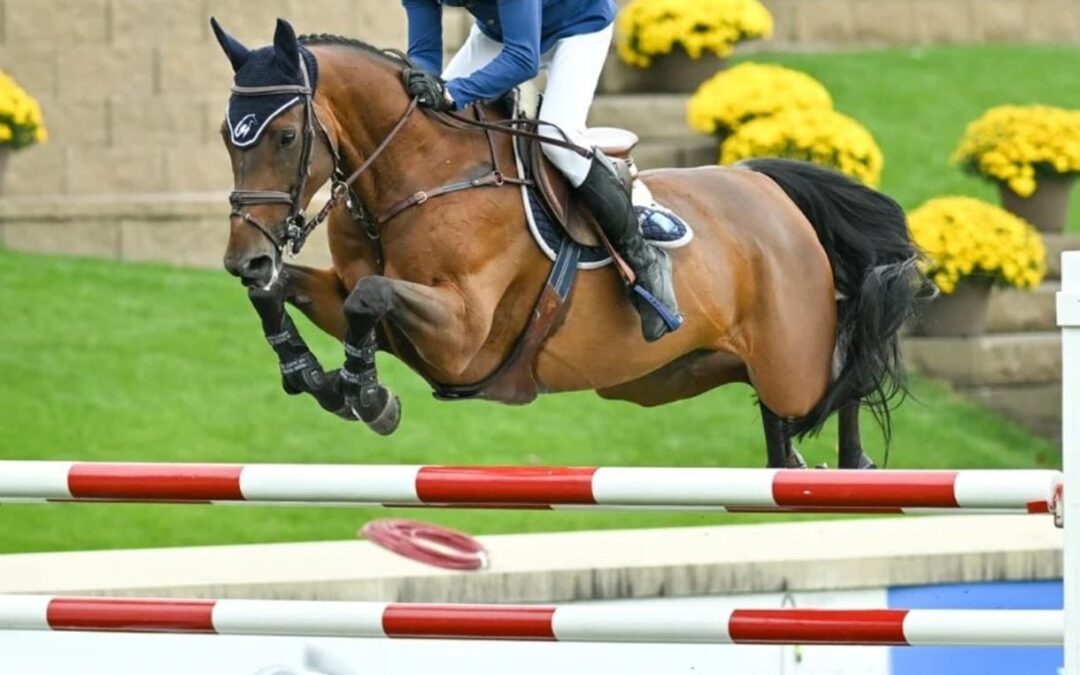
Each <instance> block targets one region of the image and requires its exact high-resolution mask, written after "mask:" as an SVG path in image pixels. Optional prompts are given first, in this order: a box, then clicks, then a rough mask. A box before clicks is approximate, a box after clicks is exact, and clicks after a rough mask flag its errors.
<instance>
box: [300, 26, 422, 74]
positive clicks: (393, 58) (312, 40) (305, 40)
mask: <svg viewBox="0 0 1080 675" xmlns="http://www.w3.org/2000/svg"><path fill="white" fill-rule="evenodd" d="M297 39H298V40H299V41H300V43H301V44H304V45H312V46H317V45H342V46H345V47H355V48H356V49H360V50H363V51H365V52H367V53H369V54H372V55H374V56H378V57H380V58H382V59H385V60H387V61H389V62H391V63H393V64H394V65H396V66H408V65H410V63H409V61H408V59H407V58H403V57H404V55H403V54H401V52H398V51H396V50H391V51H387V50H384V49H380V48H379V47H376V46H375V45H371V44H368V43H367V42H364V41H363V40H358V39H356V38H351V37H345V36H344V35H332V34H330V33H311V34H308V35H301V36H300V37H299V38H297Z"/></svg>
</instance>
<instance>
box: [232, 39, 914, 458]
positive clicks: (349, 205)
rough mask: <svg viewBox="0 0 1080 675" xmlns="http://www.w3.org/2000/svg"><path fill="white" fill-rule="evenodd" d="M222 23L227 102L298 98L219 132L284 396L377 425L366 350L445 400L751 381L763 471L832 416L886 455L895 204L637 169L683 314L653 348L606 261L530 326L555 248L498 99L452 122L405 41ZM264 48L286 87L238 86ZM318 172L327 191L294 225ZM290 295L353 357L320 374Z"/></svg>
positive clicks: (845, 439)
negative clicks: (439, 109)
mask: <svg viewBox="0 0 1080 675" xmlns="http://www.w3.org/2000/svg"><path fill="white" fill-rule="evenodd" d="M213 23H214V30H215V33H216V35H217V37H218V41H219V43H220V44H221V46H222V48H223V49H224V51H225V52H226V55H227V56H228V57H229V59H230V61H231V62H232V65H233V68H234V71H235V72H236V73H237V76H236V86H234V88H233V94H234V96H259V95H279V96H280V95H290V96H294V98H295V100H294V101H293V103H292V105H291V106H286V107H284V108H282V109H280V110H277V111H275V116H274V117H273V118H272V119H270V120H269V121H267V122H266V123H265V129H264V130H263V131H262V134H261V136H260V137H259V139H258V142H257V143H252V144H251V145H249V146H247V147H238V144H237V142H236V140H235V138H231V137H230V130H229V125H228V124H224V125H223V127H222V133H223V138H224V141H225V145H226V148H227V150H228V153H229V156H230V160H231V162H232V168H233V174H234V183H235V184H234V192H233V195H232V197H231V199H232V205H233V211H232V215H231V217H230V230H229V239H228V244H227V249H226V252H225V256H224V265H225V267H226V269H227V270H228V271H229V272H230V273H232V274H233V275H235V276H237V277H239V278H240V280H241V281H242V283H243V284H244V285H245V286H246V287H247V288H248V291H249V294H250V296H251V300H252V303H253V304H254V305H255V307H256V309H257V310H258V311H259V314H260V316H261V318H262V320H263V329H264V331H265V333H266V335H267V339H268V340H269V341H270V343H271V345H272V346H273V347H274V349H275V350H276V351H277V352H278V356H279V358H280V359H281V362H282V363H281V367H282V374H283V378H284V386H285V389H286V391H287V392H289V393H293V394H295V393H298V392H300V391H306V392H308V393H311V394H313V395H314V396H315V397H316V399H318V400H319V403H320V404H322V405H323V407H324V408H327V409H328V410H331V411H332V412H335V413H336V414H338V415H340V416H341V417H343V418H345V419H353V420H355V419H357V418H359V419H361V420H363V421H365V422H366V423H368V425H369V426H370V427H371V428H373V429H374V430H376V431H377V432H379V433H383V434H386V433H391V432H392V431H393V430H394V429H395V428H396V427H397V424H398V421H399V420H400V413H401V408H400V402H399V401H398V399H397V397H396V396H394V395H393V393H392V392H391V391H390V389H389V388H387V387H386V385H385V384H383V383H382V382H381V381H379V379H378V373H377V371H376V368H375V359H374V354H375V351H376V350H377V349H378V350H382V351H386V352H389V353H391V354H393V355H394V356H395V357H397V358H398V359H400V360H402V361H404V362H405V363H406V364H407V365H408V366H409V367H410V368H411V369H413V370H414V371H416V372H417V373H419V374H420V375H421V376H423V377H424V378H425V379H427V380H428V381H429V382H430V383H432V386H433V387H434V388H435V390H436V392H437V393H438V392H442V393H444V394H446V397H448V398H449V397H454V396H453V393H454V392H458V393H460V392H466V393H467V394H468V395H479V396H481V397H486V398H489V399H493V400H501V401H504V402H511V403H523V402H527V401H529V400H532V398H533V397H535V395H536V393H537V392H539V393H544V394H554V393H561V392H572V391H579V390H595V391H596V392H597V393H598V394H599V395H600V396H601V397H603V398H605V399H618V400H624V401H630V402H633V403H636V404H639V405H642V406H659V405H664V404H667V403H671V402H674V401H679V400H682V399H686V398H690V397H693V396H697V395H699V394H702V393H704V392H707V391H709V390H711V389H713V388H715V387H719V386H721V385H724V384H727V383H731V382H741V383H746V384H749V385H750V386H751V387H752V388H753V389H754V391H755V393H756V397H757V400H758V403H759V405H760V409H761V414H762V420H763V427H764V435H765V446H766V451H767V452H766V455H767V465H768V466H770V467H795V466H805V464H804V463H803V461H802V458H801V457H800V456H799V453H798V450H797V449H796V448H795V447H794V444H793V439H799V438H802V437H803V436H806V435H807V434H813V433H816V432H817V431H819V430H820V429H821V427H822V425H823V424H824V423H825V421H826V420H827V419H828V418H829V416H830V415H832V414H833V413H838V416H839V452H838V465H839V466H840V467H841V468H873V467H874V466H875V465H874V463H873V461H872V460H871V459H870V458H869V456H868V455H867V454H866V453H865V452H864V450H863V446H862V443H861V440H860V431H859V410H860V407H862V406H867V407H868V408H869V409H870V410H872V411H873V412H874V414H875V417H876V418H877V421H878V422H879V424H880V426H881V428H882V430H883V432H884V437H885V440H886V445H887V443H888V440H889V435H890V430H891V425H890V418H889V414H890V411H891V410H892V409H893V408H894V407H895V405H896V403H897V401H898V400H901V399H902V396H903V394H904V393H905V391H906V390H905V383H904V379H903V368H902V363H901V357H900V353H899V349H898V338H897V333H898V331H899V329H900V328H901V326H902V324H903V322H904V321H905V320H906V319H907V318H908V317H909V316H910V315H911V314H912V312H913V310H914V308H915V306H916V304H917V302H918V300H919V295H920V293H921V289H922V288H923V287H924V286H925V285H926V280H925V278H924V277H923V275H922V274H921V273H920V271H919V269H918V266H917V264H916V261H917V253H916V249H915V247H914V245H913V243H912V241H911V239H910V236H909V233H908V229H907V223H906V218H905V215H904V212H903V210H902V209H901V208H900V207H899V206H898V205H897V204H896V202H895V201H893V200H892V199H891V198H889V197H887V196H886V195H884V194H882V193H880V192H878V191H876V190H873V189H871V188H869V187H867V186H865V185H862V184H860V183H858V182H856V181H854V180H852V179H850V178H847V177H846V176H843V175H841V174H839V173H837V172H834V171H832V170H830V169H826V168H822V167H818V166H815V165H811V164H808V163H803V162H798V161H794V160H784V159H754V160H750V161H746V162H743V163H741V164H740V165H736V166H728V167H723V166H707V167H700V168H688V169H661V170H650V171H643V172H641V174H640V175H639V180H642V181H644V183H645V184H646V185H647V187H648V188H649V189H650V190H651V192H652V193H653V195H654V196H655V197H656V198H657V199H658V201H660V202H661V203H662V204H664V205H665V206H667V207H668V208H670V209H671V210H672V211H673V212H675V213H677V214H679V215H680V216H682V217H683V218H684V219H685V220H686V221H687V222H689V223H691V224H692V225H693V228H694V231H695V239H694V241H693V243H692V244H691V245H689V246H686V247H684V248H680V249H677V250H674V251H672V252H671V257H672V262H673V265H674V269H675V278H676V288H677V293H678V297H679V298H680V304H681V305H682V311H683V318H684V323H683V325H682V327H681V328H680V329H679V330H678V331H676V332H674V333H671V334H669V335H668V336H666V337H664V338H663V339H662V340H660V341H658V342H655V343H646V342H645V341H644V340H643V338H642V336H641V331H640V329H639V326H638V318H637V314H636V313H635V310H634V308H633V307H632V305H631V301H630V299H629V296H628V293H627V286H626V284H625V282H624V280H623V279H622V278H621V277H620V275H619V274H617V273H616V271H613V269H612V268H611V267H608V268H603V269H595V270H587V271H583V272H581V273H580V275H578V279H577V281H576V283H575V285H574V287H573V289H572V292H569V293H567V294H566V295H567V297H566V300H567V307H566V311H565V314H564V315H563V316H561V317H559V319H558V320H557V321H554V322H553V323H552V325H551V326H549V328H550V331H549V332H547V333H543V334H540V336H539V337H536V336H533V338H532V339H531V340H527V339H524V338H523V335H525V334H526V333H527V328H528V327H529V326H531V325H532V323H534V322H535V321H536V320H537V319H538V317H539V316H540V315H541V314H543V311H542V306H543V305H544V304H545V302H544V297H545V293H546V291H548V290H550V288H549V286H546V285H545V284H546V280H548V284H549V285H550V279H551V277H552V275H551V271H552V263H551V261H550V260H549V259H548V258H547V257H545V256H544V255H543V254H542V253H541V251H540V250H539V248H538V247H537V245H536V244H535V243H534V241H533V239H532V238H531V236H530V234H529V232H528V231H527V229H526V225H525V216H524V209H525V204H524V203H523V198H522V194H521V190H520V189H518V186H520V184H521V182H522V181H523V180H525V177H524V176H523V175H521V174H520V173H519V172H518V170H517V164H516V163H515V156H514V150H513V142H514V141H513V139H512V138H511V135H513V134H512V131H513V130H514V129H517V135H519V136H520V135H524V134H525V132H524V131H522V130H521V129H520V127H515V125H514V124H509V123H506V122H505V119H506V114H505V110H504V107H503V106H501V105H500V104H499V103H497V102H492V103H490V104H488V105H486V106H481V107H479V109H478V110H477V111H476V112H475V119H476V121H474V122H473V123H472V124H463V123H460V120H461V119H463V118H462V117H458V118H456V120H458V121H455V119H450V118H448V117H447V116H446V115H443V114H437V113H434V112H431V111H425V110H422V109H421V110H417V105H416V101H415V100H412V101H411V100H410V99H409V97H408V95H407V93H406V91H405V89H404V87H403V85H402V81H401V73H402V70H403V68H405V67H407V66H408V65H409V62H408V59H407V57H406V56H405V55H403V54H401V53H398V52H391V51H384V50H379V49H377V48H374V47H372V46H370V45H368V44H366V43H364V42H361V41H359V40H355V39H350V38H343V37H337V36H332V35H309V36H302V37H301V38H297V37H296V35H295V33H294V32H293V30H292V28H291V26H289V24H288V23H287V22H285V21H282V20H280V19H279V20H278V26H277V30H276V32H275V35H274V42H273V45H272V46H269V47H264V48H261V49H259V50H249V49H248V48H247V47H245V46H243V45H242V44H240V43H239V42H238V41H236V40H235V39H233V38H232V37H231V36H229V35H228V34H227V33H226V32H225V31H224V30H223V29H221V27H220V26H219V25H218V24H217V23H216V21H215V22H213ZM260 59H261V61H260ZM254 61H260V62H265V63H271V62H272V63H276V64H278V66H280V67H282V68H284V70H285V72H288V73H289V77H288V81H287V82H284V83H276V82H274V83H271V85H270V86H266V83H265V82H264V83H262V85H263V86H244V85H243V82H244V81H250V78H248V76H247V75H245V73H247V71H245V66H248V64H249V63H251V62H254ZM245 78H247V79H245ZM275 85H276V86H275ZM243 131H244V132H245V133H246V132H247V131H248V130H247V129H244V130H243ZM502 132H506V133H502ZM346 176H348V177H347V178H346ZM327 182H331V183H332V184H333V192H332V195H333V196H332V198H331V200H330V201H329V202H328V203H327V205H326V207H324V208H323V209H322V210H321V211H320V212H319V214H318V216H317V217H315V218H313V219H311V220H307V221H306V220H305V215H304V209H305V208H306V207H307V206H308V204H309V203H310V202H311V200H312V198H313V197H314V195H315V194H316V192H317V191H318V189H319V188H320V186H322V185H324V184H326V183H327ZM507 186H512V187H513V188H514V189H511V188H510V187H507ZM450 188H453V189H450ZM323 221H325V222H326V227H327V228H328V229H327V236H328V240H329V246H330V254H331V259H332V267H330V268H326V269H316V268H310V267H305V266H300V265H295V264H291V263H285V262H284V261H283V252H284V251H285V250H286V249H287V248H290V247H291V248H294V249H295V248H297V247H298V246H297V245H298V243H300V244H302V242H303V238H304V237H305V236H306V234H307V232H308V231H310V230H311V229H312V228H314V227H315V226H317V225H319V224H320V223H321V222H323ZM564 290H565V289H564ZM538 297H539V298H540V302H539V303H538V302H537V298H538ZM285 302H288V303H289V304H291V305H292V306H294V307H296V308H297V309H299V311H301V312H303V313H304V314H305V315H306V316H307V317H308V318H309V319H310V320H311V321H312V322H313V323H314V324H315V325H316V326H317V327H318V328H320V329H321V330H323V331H325V332H326V333H329V334H330V335H332V336H334V337H336V338H338V339H340V340H343V341H344V347H345V365H344V367H343V368H341V369H340V370H335V371H332V372H329V373H328V372H325V371H323V370H322V367H321V366H320V365H319V364H318V363H317V361H315V360H314V357H313V356H311V354H310V352H309V351H308V350H307V349H306V345H305V344H304V343H303V339H302V337H301V336H300V335H299V334H298V332H297V331H296V328H295V326H294V325H293V324H292V322H291V320H290V319H289V317H288V313H287V312H286V311H285V309H284V303H285ZM523 341H524V342H531V348H532V352H531V355H532V356H531V358H530V359H529V362H528V363H526V364H525V365H524V366H521V367H518V368H516V370H518V371H524V372H525V374H526V376H525V377H523V378H518V380H516V382H518V384H515V385H514V386H511V387H503V388H501V389H500V388H495V389H494V390H492V389H488V388H485V387H482V386H472V385H476V384H477V383H484V382H490V380H491V378H493V377H494V376H496V375H498V374H500V373H501V372H502V370H501V368H503V367H504V364H505V363H506V362H507V361H508V360H512V359H513V358H514V356H515V355H516V352H518V351H520V349H521V348H520V345H521V343H522V342H523ZM526 352H527V353H529V352H528V350H526ZM519 360H520V359H519ZM519 374H520V373H519ZM530 386H532V387H533V389H532V390H530ZM493 392H494V393H493ZM463 396H464V394H463ZM463 396H461V397H463Z"/></svg>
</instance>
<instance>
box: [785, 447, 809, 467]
mask: <svg viewBox="0 0 1080 675" xmlns="http://www.w3.org/2000/svg"><path fill="white" fill-rule="evenodd" d="M786 468H788V469H805V468H806V460H805V459H803V456H802V453H800V452H799V451H798V449H797V448H792V449H791V452H790V453H789V454H788V457H787V467H786Z"/></svg>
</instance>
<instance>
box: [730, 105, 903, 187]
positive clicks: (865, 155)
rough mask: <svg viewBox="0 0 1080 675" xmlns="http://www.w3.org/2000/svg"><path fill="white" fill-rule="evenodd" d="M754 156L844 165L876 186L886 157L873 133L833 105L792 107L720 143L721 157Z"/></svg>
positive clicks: (732, 160) (840, 167) (742, 128)
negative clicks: (815, 108)
mask: <svg viewBox="0 0 1080 675" xmlns="http://www.w3.org/2000/svg"><path fill="white" fill-rule="evenodd" d="M752 157H788V158H791V159H802V160H806V161H808V162H814V163H816V164H822V165H824V166H828V167H831V168H833V169H836V170H837V171H841V172H843V173H845V174H847V175H849V176H851V177H853V178H855V179H857V180H860V181H862V182H863V183H866V184H867V185H870V186H872V187H877V186H878V185H879V184H880V181H881V169H882V167H883V166H884V164H885V159H884V157H883V156H882V154H881V149H880V148H879V147H878V144H877V142H876V141H875V140H874V137H873V135H871V134H870V132H869V131H868V130H867V129H866V127H864V126H863V125H861V124H859V123H858V122H856V121H855V120H853V119H851V118H850V117H848V116H846V115H842V114H840V113H838V112H834V111H832V110H791V111H786V112H781V113H779V114H777V115H770V116H768V117H760V118H758V119H755V120H753V121H751V122H748V123H746V124H744V125H742V126H740V127H739V129H738V130H737V131H736V132H735V133H734V134H732V135H731V136H729V137H728V138H727V139H726V140H725V141H724V142H723V144H722V145H721V146H720V163H721V164H734V163H735V162H738V161H741V160H744V159H750V158H752Z"/></svg>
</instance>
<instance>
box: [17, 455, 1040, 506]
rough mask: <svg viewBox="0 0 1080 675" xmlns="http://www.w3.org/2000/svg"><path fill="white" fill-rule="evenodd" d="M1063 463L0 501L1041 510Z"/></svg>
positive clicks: (243, 472)
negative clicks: (1053, 466) (1052, 466)
mask: <svg viewBox="0 0 1080 675" xmlns="http://www.w3.org/2000/svg"><path fill="white" fill-rule="evenodd" d="M1060 489H1061V474H1060V473H1059V472H1057V471H1038V470H1016V471H1012V470H989V471H986V470H961V471H892V470H890V471H827V470H814V471H807V470H775V469H721V468H686V469H684V468H642V467H560V466H551V467H454V466H397V465H316V464H251V465H234V464H138V463H133V464H119V463H93V462H43V461H27V462H21V461H6V462H0V502H26V501H128V502H195V503H249V504H251V503H258V504H281V505H296V504H306V505H310V504H323V505H356V506H361V505H363V506H380V505H381V506H428V507H454V506H458V507H482V508H551V509H582V508H587V509H625V510H682V509H692V510H728V511H808V512H850V513H903V512H927V511H952V512H956V511H970V512H994V513H1002V512H1005V513H1010V512H1011V513H1048V512H1050V511H1051V510H1052V509H1053V508H1054V504H1055V502H1056V495H1057V494H1059V493H1060Z"/></svg>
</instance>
